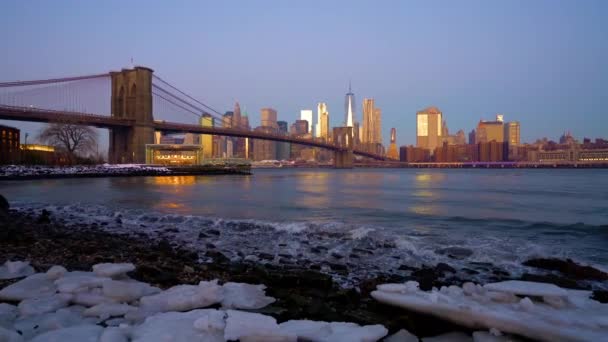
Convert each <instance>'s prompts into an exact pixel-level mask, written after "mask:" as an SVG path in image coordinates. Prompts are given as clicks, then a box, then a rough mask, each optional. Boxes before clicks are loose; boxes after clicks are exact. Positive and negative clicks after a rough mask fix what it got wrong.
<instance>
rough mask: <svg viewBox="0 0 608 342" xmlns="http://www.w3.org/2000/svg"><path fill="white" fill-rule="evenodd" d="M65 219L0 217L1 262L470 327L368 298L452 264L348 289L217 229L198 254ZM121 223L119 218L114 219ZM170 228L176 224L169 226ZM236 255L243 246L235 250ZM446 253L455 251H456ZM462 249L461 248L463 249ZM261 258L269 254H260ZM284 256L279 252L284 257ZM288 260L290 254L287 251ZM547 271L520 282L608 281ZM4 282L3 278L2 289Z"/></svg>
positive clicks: (442, 276) (371, 318) (424, 327)
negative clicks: (124, 274)
mask: <svg viewBox="0 0 608 342" xmlns="http://www.w3.org/2000/svg"><path fill="white" fill-rule="evenodd" d="M66 219H67V218H63V217H55V216H54V215H52V214H50V213H49V212H48V211H46V210H41V211H39V210H34V209H29V210H22V211H15V210H12V211H10V212H9V213H8V216H5V217H4V218H3V219H2V218H0V251H2V252H1V253H2V254H1V255H0V262H4V261H5V260H28V261H31V262H32V265H33V266H34V268H35V269H37V270H41V271H44V270H46V269H48V268H49V267H51V266H52V265H64V266H65V267H66V268H68V269H72V270H90V269H91V267H92V265H94V264H97V263H104V262H115V263H119V262H132V263H133V264H135V265H136V266H137V269H136V271H134V272H133V273H132V274H130V275H131V277H133V278H134V279H136V280H139V281H143V282H147V283H150V284H152V285H155V286H159V287H161V288H168V287H170V286H173V285H177V284H195V283H198V282H199V281H201V280H210V279H219V280H220V281H222V282H227V281H233V282H245V283H252V284H259V283H261V284H265V285H266V286H267V287H268V289H267V291H266V292H267V294H268V295H269V296H271V297H274V298H276V299H277V301H276V302H275V303H273V304H271V305H269V306H267V307H265V308H263V309H260V310H258V312H260V313H263V314H267V315H270V316H272V317H274V318H276V319H277V320H278V321H279V322H282V321H286V320H292V319H311V320H318V321H348V322H355V323H358V324H361V325H373V324H382V325H384V326H385V327H387V328H388V329H389V331H390V332H391V333H393V332H395V331H397V330H399V329H402V328H405V329H407V330H408V331H410V332H412V333H414V334H416V335H417V336H435V335H438V334H441V333H445V332H451V331H455V330H460V331H467V332H471V330H468V329H465V328H462V327H459V326H457V325H455V324H452V323H448V322H446V321H443V320H440V319H437V318H434V317H431V316H428V315H423V314H418V313H414V312H412V311H407V310H403V309H398V308H394V307H390V306H387V305H384V304H381V303H379V302H377V301H375V300H373V299H372V298H371V297H370V295H369V294H370V293H371V292H372V291H373V290H375V289H376V285H378V284H382V283H402V282H404V281H406V280H415V281H418V282H419V283H420V287H421V288H422V289H425V290H428V289H431V288H432V287H437V288H439V287H441V286H446V285H462V284H463V283H464V282H466V281H468V280H470V279H468V278H466V277H462V276H460V274H461V273H460V272H458V274H459V276H455V274H456V272H455V271H456V270H454V268H453V267H452V266H450V265H447V264H437V265H435V266H426V267H415V266H410V265H405V264H402V265H401V266H399V269H401V270H402V272H401V273H394V274H384V275H379V276H375V277H373V278H368V279H361V280H360V281H359V282H358V283H357V284H354V285H353V286H350V287H343V286H342V285H341V284H339V283H338V282H336V281H335V280H334V277H332V275H331V274H329V273H328V272H327V271H326V270H327V269H326V268H324V267H322V265H319V264H316V263H311V262H310V261H308V260H305V259H295V260H294V259H292V260H284V261H283V262H282V263H281V262H280V263H278V264H263V263H260V262H256V261H248V260H247V259H244V260H243V261H238V262H234V261H231V260H230V258H228V257H227V256H226V255H225V254H224V253H222V252H221V251H219V250H218V249H217V248H216V246H215V245H214V243H213V241H214V236H215V238H217V239H218V240H219V237H218V235H219V233H216V232H213V231H211V230H205V231H204V232H202V233H204V234H205V235H207V237H206V238H205V239H204V240H203V241H200V242H199V243H201V244H202V243H204V244H206V246H205V247H206V248H205V252H201V251H199V252H195V251H193V250H192V249H188V248H185V247H184V246H183V245H177V244H176V243H175V242H174V241H171V240H167V239H163V238H162V237H161V238H156V239H152V238H150V237H149V236H147V235H146V234H145V233H143V232H142V233H137V232H132V233H124V234H119V233H108V232H107V231H104V230H103V229H102V226H100V225H98V224H86V223H79V224H75V223H73V222H69V223H68V221H69V220H66ZM117 220H120V218H117ZM168 229H171V228H168ZM237 252H238V251H237ZM447 252H448V253H453V254H458V252H459V251H457V250H452V251H447ZM460 252H462V251H460ZM259 257H261V258H264V257H269V256H264V255H263V254H261V255H259ZM279 257H281V256H279ZM282 258H284V259H289V257H288V256H283V257H282ZM528 263H529V264H530V265H531V266H534V267H537V268H539V269H541V270H542V269H545V270H546V273H545V274H544V275H543V274H535V275H532V274H529V275H525V276H524V277H521V278H519V279H524V280H534V281H540V282H550V283H554V284H557V285H561V286H564V287H569V288H579V289H582V288H584V289H589V286H588V285H586V283H585V280H589V279H595V280H596V281H605V280H606V279H607V278H608V275H606V274H605V273H603V272H602V271H601V270H597V269H594V268H592V267H588V266H583V265H578V264H576V263H573V262H571V261H566V260H557V259H555V260H550V259H538V260H530V261H529V262H528ZM349 267H350V266H349V265H342V264H340V263H335V264H334V265H333V268H331V265H330V272H334V273H348V272H349ZM484 267H486V268H488V269H489V272H492V273H495V278H496V280H507V279H512V277H511V276H510V275H509V274H508V273H505V272H504V271H501V270H500V269H499V268H495V267H493V266H492V265H485V266H484ZM6 284H7V282H0V287H4V286H5V285H6ZM594 298H596V299H597V300H599V301H602V302H605V301H606V300H608V298H607V296H606V292H603V291H596V292H595V293H594Z"/></svg>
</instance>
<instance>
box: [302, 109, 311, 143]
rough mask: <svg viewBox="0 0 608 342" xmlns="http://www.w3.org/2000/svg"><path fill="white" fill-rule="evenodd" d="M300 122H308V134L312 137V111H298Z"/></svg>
mask: <svg viewBox="0 0 608 342" xmlns="http://www.w3.org/2000/svg"><path fill="white" fill-rule="evenodd" d="M300 120H306V121H307V122H308V133H310V134H311V137H314V134H313V133H314V132H313V130H312V128H313V127H314V125H313V116H312V110H310V109H302V110H301V111H300Z"/></svg>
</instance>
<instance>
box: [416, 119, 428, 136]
mask: <svg viewBox="0 0 608 342" xmlns="http://www.w3.org/2000/svg"><path fill="white" fill-rule="evenodd" d="M416 127H417V128H418V136H419V137H427V136H428V135H429V116H428V115H427V114H418V123H417V126H416Z"/></svg>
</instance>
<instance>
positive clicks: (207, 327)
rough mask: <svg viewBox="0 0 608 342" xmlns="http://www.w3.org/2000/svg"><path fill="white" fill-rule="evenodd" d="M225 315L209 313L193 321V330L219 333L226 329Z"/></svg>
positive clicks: (221, 312) (217, 312)
mask: <svg viewBox="0 0 608 342" xmlns="http://www.w3.org/2000/svg"><path fill="white" fill-rule="evenodd" d="M225 316H226V313H225V312H223V311H211V312H209V313H208V314H207V315H205V316H202V317H201V318H199V319H197V320H196V321H194V328H195V329H197V330H200V331H208V332H210V331H218V332H219V331H221V332H222V334H223V332H224V328H226V321H225Z"/></svg>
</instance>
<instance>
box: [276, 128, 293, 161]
mask: <svg viewBox="0 0 608 342" xmlns="http://www.w3.org/2000/svg"><path fill="white" fill-rule="evenodd" d="M277 125H278V126H279V129H278V133H279V134H281V135H285V136H287V135H289V131H288V129H287V122H286V121H278V122H277ZM290 145H291V144H290V143H287V142H278V143H277V160H287V159H289V157H290V150H291V146H290Z"/></svg>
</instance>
